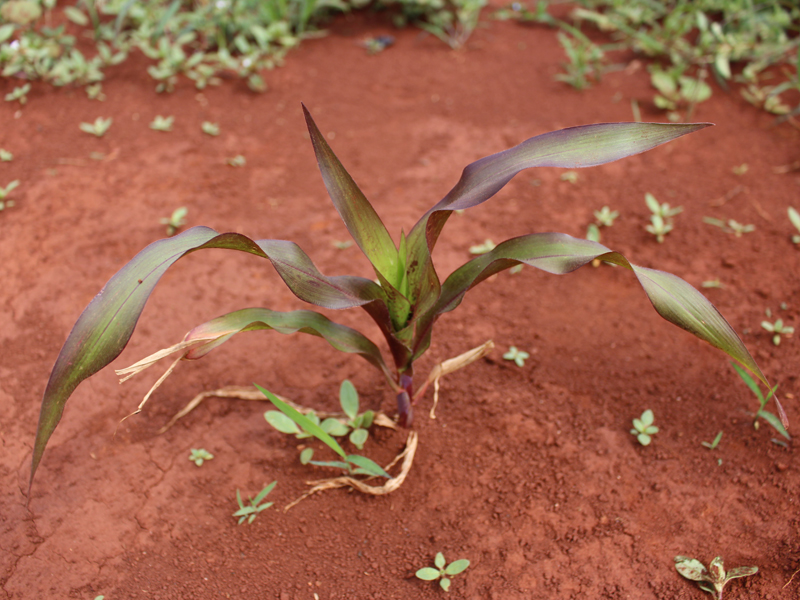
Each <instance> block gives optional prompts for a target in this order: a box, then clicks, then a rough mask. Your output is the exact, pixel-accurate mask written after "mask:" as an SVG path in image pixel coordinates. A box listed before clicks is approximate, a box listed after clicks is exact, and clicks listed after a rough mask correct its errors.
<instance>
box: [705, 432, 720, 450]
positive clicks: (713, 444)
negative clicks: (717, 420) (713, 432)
mask: <svg viewBox="0 0 800 600" xmlns="http://www.w3.org/2000/svg"><path fill="white" fill-rule="evenodd" d="M721 440H722V432H721V431H720V432H719V433H718V434H717V437H715V438H714V441H713V442H710V443H709V442H700V443H701V444H702V445H703V446H705V447H706V448H708V449H709V450H714V449H716V447H717V446H719V443H720V441H721Z"/></svg>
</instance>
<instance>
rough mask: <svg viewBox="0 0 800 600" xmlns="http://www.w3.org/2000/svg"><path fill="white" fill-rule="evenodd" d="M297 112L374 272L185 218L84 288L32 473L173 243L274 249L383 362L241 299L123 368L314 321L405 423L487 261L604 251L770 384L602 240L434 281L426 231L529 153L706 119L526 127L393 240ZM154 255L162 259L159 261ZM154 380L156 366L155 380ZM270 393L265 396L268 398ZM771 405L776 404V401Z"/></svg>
mask: <svg viewBox="0 0 800 600" xmlns="http://www.w3.org/2000/svg"><path fill="white" fill-rule="evenodd" d="M304 114H305V118H306V124H307V126H308V132H309V136H310V138H311V142H312V145H313V147H314V152H315V155H316V159H317V164H318V166H319V169H320V171H321V173H322V176H323V180H324V182H325V184H326V187H327V189H328V193H329V195H330V197H331V200H332V201H333V204H334V206H335V208H336V209H337V211H338V212H339V215H340V216H341V217H342V219H343V221H344V223H345V226H346V227H347V228H348V230H349V232H350V233H351V235H352V237H353V239H354V240H355V242H356V244H357V245H358V247H359V248H360V249H361V250H362V252H364V254H365V255H366V257H367V258H368V260H369V261H370V262H371V264H372V266H373V267H374V275H375V277H376V278H377V279H378V282H379V283H375V281H374V280H372V279H371V278H366V277H356V276H347V275H341V276H337V277H326V276H325V275H323V274H322V273H320V272H319V270H318V269H317V268H316V266H315V265H314V263H313V262H312V260H311V258H310V257H309V256H308V255H307V254H306V253H305V252H303V250H302V249H301V248H300V247H299V246H298V245H297V244H295V243H293V242H291V241H286V240H275V239H265V240H253V239H251V238H249V237H247V236H244V235H242V234H238V233H223V234H220V233H218V232H216V231H214V230H213V229H210V228H207V227H192V228H191V229H189V230H187V231H185V232H183V233H181V234H179V235H177V236H175V237H172V238H165V239H163V240H160V241H157V242H154V243H152V244H150V245H149V246H148V247H147V248H145V249H144V250H142V251H141V252H140V253H139V254H137V255H136V257H134V258H133V259H132V260H131V262H129V263H128V265H127V266H125V267H123V268H122V270H121V271H120V272H118V273H117V275H115V276H114V277H113V278H112V279H111V281H109V282H108V283H107V284H106V286H105V288H104V290H103V293H101V294H99V295H98V296H96V297H95V299H94V300H92V302H91V303H90V305H89V307H87V309H86V310H84V312H83V313H82V314H81V317H80V318H79V320H78V322H77V323H76V325H75V327H74V328H73V330H72V332H71V333H70V336H69V337H68V341H67V342H66V344H65V345H64V347H63V349H62V351H61V353H60V354H59V356H58V358H57V359H56V364H55V366H54V368H53V371H52V374H51V378H50V381H49V383H48V385H47V387H46V389H45V392H44V396H43V398H42V407H41V414H40V420H39V426H38V427H37V434H36V441H35V442H34V451H33V457H32V465H31V479H30V482H32V481H33V477H34V474H35V471H36V469H37V467H38V465H39V464H40V461H41V458H42V456H43V453H44V450H45V448H46V445H47V441H48V440H49V438H50V435H51V434H52V433H53V431H55V428H56V427H57V425H58V422H59V421H60V418H61V416H62V414H63V409H64V406H65V404H66V402H67V400H68V399H69V397H70V396H71V395H72V393H73V391H74V390H75V388H76V387H77V386H78V385H79V384H80V382H81V381H83V380H85V379H86V378H88V377H89V376H91V375H92V374H94V373H96V372H97V371H99V370H100V369H102V368H103V367H105V366H106V365H108V364H109V363H110V362H111V361H112V360H113V359H114V358H116V357H117V356H118V355H119V354H120V353H121V352H122V350H123V348H124V347H125V345H126V344H127V342H128V340H129V339H130V337H131V335H132V333H133V331H134V329H135V326H136V323H137V321H138V319H139V316H140V314H141V312H142V310H143V309H144V306H145V304H146V302H147V299H148V298H149V296H150V294H151V293H152V291H153V289H154V288H155V286H156V284H157V283H158V281H159V280H160V278H161V277H162V275H163V274H164V273H165V272H166V270H167V269H168V268H169V267H170V266H171V265H172V264H174V263H175V261H177V260H178V259H179V258H181V257H182V256H184V255H186V254H189V253H193V252H194V251H195V250H199V249H206V248H224V249H226V250H236V251H240V252H246V253H249V254H253V255H255V256H258V257H260V258H262V259H266V260H268V261H270V263H271V265H272V266H273V267H274V268H275V269H276V270H277V271H278V274H279V275H280V276H281V278H282V279H283V281H284V282H285V283H286V284H287V286H288V287H289V289H290V290H291V291H292V292H293V293H294V294H295V295H296V296H297V297H298V298H300V299H301V300H303V301H305V302H308V303H310V304H314V305H316V306H320V307H323V308H325V309H348V308H355V307H361V308H362V309H363V310H364V311H365V312H366V313H367V315H368V316H369V317H370V318H371V319H372V320H373V321H374V322H375V323H376V325H377V326H378V330H379V331H380V332H381V334H382V336H383V338H384V339H385V341H386V344H387V347H388V349H389V353H390V357H391V359H392V363H389V364H393V368H390V367H389V365H388V364H387V362H386V361H385V360H384V355H383V353H382V352H381V350H380V349H379V347H378V346H377V345H376V344H375V343H374V342H373V341H372V340H370V339H369V338H367V337H366V336H365V335H364V334H362V333H360V332H359V331H357V330H356V329H353V328H351V327H346V326H344V325H342V324H339V323H336V322H334V321H332V320H331V319H329V318H328V317H327V316H325V315H322V314H321V313H319V312H315V311H311V310H294V311H290V312H279V311H273V310H269V309H266V308H248V309H244V310H239V311H235V312H232V313H229V314H226V315H223V316H221V317H218V318H216V319H212V320H211V321H208V322H206V323H203V324H201V325H199V326H198V327H195V328H194V329H193V330H192V331H190V332H189V333H188V334H187V335H186V336H184V338H183V339H182V340H181V341H180V342H179V343H178V344H177V345H175V346H173V347H171V348H168V349H165V350H162V351H159V352H158V353H156V355H154V357H152V358H149V359H144V360H142V361H140V362H139V363H137V364H136V365H134V366H132V367H130V368H129V369H126V370H123V371H124V373H123V374H131V375H132V374H135V373H137V372H139V371H141V370H143V369H144V368H146V367H148V366H150V365H152V364H155V362H157V360H158V359H159V357H164V356H168V355H169V354H171V353H175V352H179V353H180V356H179V358H185V359H188V360H194V359H198V358H201V357H202V356H204V355H205V354H207V353H208V352H210V351H211V350H213V349H214V348H217V347H218V346H220V345H221V344H222V343H224V342H225V341H227V340H228V339H230V338H231V337H232V336H234V335H235V334H237V333H239V332H242V331H255V330H259V329H266V330H273V331H276V332H278V333H281V334H287V335H288V334H292V333H306V334H313V335H315V336H318V337H321V338H322V339H324V340H326V341H327V342H328V343H329V344H330V345H332V346H333V347H334V348H335V349H338V350H341V351H344V352H349V353H354V354H358V355H359V356H361V357H362V358H364V359H365V360H366V361H367V362H369V363H370V364H371V365H372V366H373V367H375V368H377V369H378V370H379V371H380V372H381V373H382V374H383V375H384V376H385V379H386V382H387V384H388V385H389V386H390V387H391V389H392V390H393V391H394V393H395V394H396V398H397V410H398V422H399V424H400V425H401V426H411V424H412V421H413V410H412V406H413V404H414V402H416V401H417V400H419V398H421V397H422V395H423V394H424V393H425V390H426V389H427V387H428V386H427V385H426V384H423V385H422V386H420V388H419V389H418V390H416V393H415V390H414V364H415V362H416V361H417V360H418V359H419V358H420V357H422V356H423V355H424V354H425V352H426V351H427V350H428V349H429V348H430V346H431V340H432V336H433V330H434V326H435V324H436V323H437V322H438V320H439V319H440V317H441V316H442V315H444V314H445V313H447V312H450V311H452V310H454V309H456V308H457V307H458V306H459V304H461V302H462V300H463V298H464V296H465V294H466V293H467V292H468V291H469V290H471V289H472V288H473V287H475V286H476V285H477V284H479V283H481V282H482V281H485V280H486V279H487V278H489V277H491V276H492V275H494V274H495V273H499V272H500V271H503V270H505V269H509V268H511V267H513V266H516V265H519V264H527V265H529V266H532V267H536V268H539V269H541V270H543V271H545V272H548V273H552V274H566V273H570V272H572V271H574V270H576V269H578V268H579V267H581V266H584V265H587V264H590V263H591V262H592V261H593V260H594V259H596V258H599V257H602V260H603V261H605V262H607V263H611V264H615V265H617V266H620V267H622V268H624V269H626V270H630V271H633V273H634V274H635V275H636V277H637V280H638V281H639V283H640V284H641V286H642V288H643V289H644V291H645V293H646V295H647V297H648V299H649V300H650V301H651V303H652V305H653V306H654V308H655V309H656V311H657V312H658V313H659V314H660V315H661V316H662V317H664V318H665V319H666V320H667V321H669V322H671V323H673V324H675V325H679V326H680V327H681V328H682V329H684V330H687V331H689V332H691V333H692V334H694V335H695V336H696V337H698V338H700V339H701V340H704V341H707V342H710V343H711V344H712V345H714V346H715V347H717V348H719V349H721V350H723V351H724V352H725V353H727V354H728V355H729V356H730V357H731V358H733V359H734V360H736V361H738V362H740V363H741V364H742V365H744V366H745V367H746V368H747V369H749V370H751V371H752V372H753V374H754V375H755V376H756V377H757V378H758V380H759V381H761V382H762V383H764V384H765V385H768V381H767V379H766V377H765V375H764V374H763V372H762V371H761V369H760V368H759V367H758V365H757V363H756V362H755V360H754V359H753V357H752V356H751V355H750V353H749V351H748V350H747V348H746V347H745V345H744V343H743V342H742V340H741V339H740V338H739V336H738V335H737V334H736V332H735V331H734V330H733V328H732V327H731V326H730V325H729V324H728V323H727V321H725V320H724V319H723V318H721V317H720V314H719V312H718V311H717V309H716V308H714V306H713V305H712V304H711V303H710V302H709V301H708V300H707V299H706V298H705V297H704V296H703V295H702V294H700V293H699V292H698V291H697V290H696V289H695V288H693V287H692V286H690V285H689V284H688V283H687V282H685V281H684V280H682V279H680V278H679V277H676V276H674V275H670V274H668V273H664V272H663V271H658V270H655V269H650V268H644V267H639V266H637V265H634V264H632V263H630V262H629V261H628V260H627V259H626V258H625V257H624V256H622V255H621V254H619V253H617V252H614V251H612V250H611V249H609V248H607V247H605V246H603V245H602V244H599V243H596V242H592V241H589V240H586V239H581V238H575V237H572V236H569V235H566V234H562V233H535V234H529V235H523V236H520V237H516V238H512V239H509V240H506V241H504V242H503V243H501V244H498V245H497V246H496V247H495V248H494V249H493V250H491V251H489V252H486V253H485V254H481V255H479V256H475V257H473V258H471V260H469V261H467V262H466V264H464V265H463V266H461V267H460V268H458V269H456V270H455V271H454V272H453V273H451V274H450V275H449V276H448V277H447V278H446V279H444V280H442V279H440V277H439V274H438V273H437V271H436V268H435V265H434V261H433V255H432V253H433V252H434V249H435V248H434V247H435V244H436V242H437V240H438V238H439V236H440V234H441V232H442V231H443V229H444V226H445V225H446V222H447V220H448V219H449V218H450V216H451V215H452V213H453V211H455V210H466V209H470V208H473V207H475V206H478V205H480V204H483V203H484V202H486V201H487V200H489V199H490V198H492V197H493V196H494V195H495V194H496V193H497V192H498V191H499V190H500V189H501V188H503V187H504V186H505V185H506V184H507V183H508V182H509V181H511V179H512V178H513V177H514V176H515V175H516V174H518V173H519V172H521V171H522V170H524V169H527V168H530V167H535V166H549V167H560V168H565V169H577V168H582V167H589V166H595V165H599V164H604V163H608V162H612V161H615V160H618V159H620V158H623V157H625V156H631V155H634V154H639V153H642V152H645V151H647V150H650V149H652V148H655V147H657V146H659V145H661V144H664V143H666V142H668V141H670V140H673V139H675V138H677V137H680V136H682V135H685V134H688V133H691V132H694V131H697V130H699V129H702V128H704V127H706V126H707V124H681V125H675V124H663V123H611V124H598V125H587V126H579V127H570V128H568V129H563V130H560V131H555V132H551V133H545V134H542V135H539V136H536V137H534V138H531V139H529V140H527V141H524V142H522V143H521V144H519V145H517V146H515V147H514V148H511V149H509V150H505V151H503V152H499V153H497V154H494V155H491V156H488V157H485V158H483V159H481V160H479V161H477V162H476V163H473V164H472V165H468V166H467V167H466V168H465V169H464V171H463V172H462V175H461V179H460V180H459V181H458V182H457V183H456V185H455V186H454V187H453V188H452V189H451V191H450V192H448V193H447V195H446V196H445V197H444V198H443V199H442V200H441V201H439V202H438V203H437V204H435V205H434V206H432V207H431V208H430V209H429V210H428V211H427V212H426V213H425V214H424V215H423V216H422V217H421V218H420V219H419V220H418V221H417V223H416V225H414V226H413V227H412V229H411V230H410V232H409V233H408V234H407V235H406V234H405V233H402V234H401V235H400V236H399V238H398V239H397V240H395V239H393V238H392V237H391V235H390V234H389V232H388V230H387V229H386V227H385V225H384V224H383V221H382V220H381V219H380V217H379V216H378V214H377V212H376V211H375V209H374V207H373V206H372V205H371V204H370V203H369V201H368V200H367V198H366V197H365V196H364V194H363V193H362V192H361V190H360V189H359V188H358V186H357V185H356V183H355V181H354V180H353V179H352V177H351V176H350V174H349V173H348V172H347V171H346V169H345V168H344V166H343V165H342V163H341V161H339V160H338V158H337V157H336V155H335V154H334V152H333V150H332V148H331V147H330V145H329V144H328V142H327V141H326V139H325V137H324V136H323V135H322V133H321V132H320V130H319V128H318V127H317V125H316V123H315V122H314V120H313V119H312V117H311V115H310V113H309V112H308V110H307V109H305V107H304ZM154 264H156V265H158V267H157V268H155V269H154V268H153V265H154ZM620 312H622V313H624V311H620ZM111 315H113V319H112V318H111ZM176 364H177V363H176ZM163 380H164V378H163V377H162V378H160V379H159V382H158V383H157V385H159V384H160V383H161V382H162V381H163ZM151 392H152V390H151ZM149 395H150V393H148V397H149ZM271 400H272V401H273V403H275V399H272V398H271ZM276 406H277V404H276ZM279 410H282V412H284V414H287V416H290V418H292V420H294V421H295V422H296V423H298V424H299V425H300V427H301V429H304V430H305V431H307V432H310V430H309V429H307V426H308V427H310V428H311V431H313V435H314V436H315V437H317V438H318V439H321V440H323V441H324V442H325V443H326V444H328V445H329V446H330V447H331V448H332V449H333V450H334V451H335V452H337V454H339V456H340V457H342V458H344V459H346V460H345V462H346V463H347V464H348V465H350V466H349V467H348V468H350V469H353V470H355V469H359V468H361V469H363V468H364V467H362V466H361V465H360V464H358V462H356V461H361V458H360V457H356V458H352V457H348V456H347V455H346V454H344V451H342V450H341V448H340V447H339V446H338V443H336V442H335V440H333V438H331V437H330V436H329V435H328V434H327V433H325V432H324V431H323V430H322V429H320V427H319V426H318V425H315V424H313V423H312V422H311V421H310V420H309V419H308V418H307V417H304V416H303V415H301V414H300V413H298V412H297V411H294V413H291V414H289V413H287V410H288V409H286V408H285V407H284V409H281V408H280V407H279ZM779 411H781V412H780V414H781V416H782V417H783V416H785V415H784V413H783V412H782V409H781V408H780V407H779ZM301 421H302V422H301ZM321 436H324V437H321ZM332 444H334V445H332ZM337 448H338V450H337ZM361 462H363V461H361ZM376 466H377V465H376Z"/></svg>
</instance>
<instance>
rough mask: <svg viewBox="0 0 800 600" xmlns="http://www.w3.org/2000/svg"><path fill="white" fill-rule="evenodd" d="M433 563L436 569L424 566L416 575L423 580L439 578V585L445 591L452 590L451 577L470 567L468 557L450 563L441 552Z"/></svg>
mask: <svg viewBox="0 0 800 600" xmlns="http://www.w3.org/2000/svg"><path fill="white" fill-rule="evenodd" d="M433 564H434V565H436V568H435V569H434V568H432V567H422V568H421V569H419V570H418V571H417V572H416V573H415V575H416V577H417V578H418V579H422V580H423V581H437V580H438V581H439V587H441V588H442V589H443V590H444V591H445V592H449V591H450V578H451V577H453V576H454V575H458V574H459V573H463V572H464V571H466V570H467V568H468V567H469V561H468V560H467V559H466V558H462V559H459V560H455V561H453V562H451V563H450V564H449V565H448V564H447V561H445V559H444V554H442V553H441V552H437V553H436V557H435V558H434V559H433Z"/></svg>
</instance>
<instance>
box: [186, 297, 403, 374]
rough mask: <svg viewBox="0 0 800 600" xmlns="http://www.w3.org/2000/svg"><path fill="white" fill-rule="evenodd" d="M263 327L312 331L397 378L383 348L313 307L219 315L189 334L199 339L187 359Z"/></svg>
mask: <svg viewBox="0 0 800 600" xmlns="http://www.w3.org/2000/svg"><path fill="white" fill-rule="evenodd" d="M260 329H272V330H273V331H276V332H278V333H282V334H285V335H289V334H292V333H308V334H311V335H315V336H317V337H321V338H323V339H324V340H325V341H327V342H328V343H329V344H330V345H331V346H333V347H334V348H335V349H336V350H341V351H342V352H348V353H353V354H358V355H359V356H361V357H362V358H364V359H365V360H366V361H367V362H369V363H370V364H372V365H373V366H374V367H376V368H378V369H379V370H380V371H381V372H382V373H383V374H384V375H385V376H386V378H387V379H388V380H389V381H392V380H393V376H392V373H391V371H389V369H388V368H387V367H386V364H385V363H384V361H383V357H382V356H381V352H380V350H379V349H378V347H377V346H376V345H375V344H373V343H372V342H371V341H370V340H369V339H368V338H367V337H365V336H364V335H362V334H361V333H359V332H358V331H356V330H355V329H351V328H350V327H346V326H344V325H340V324H338V323H334V322H333V321H331V320H330V319H328V318H327V317H325V316H323V315H321V314H319V313H317V312H314V311H311V310H295V311H291V312H277V311H274V310H268V309H266V308H245V309H243V310H237V311H235V312H232V313H228V314H226V315H223V316H221V317H217V318H216V319H212V320H211V321H208V322H206V323H203V324H202V325H198V326H197V327H195V328H194V329H192V330H191V331H190V332H189V333H187V334H186V336H185V337H184V338H183V339H184V342H192V341H194V340H197V343H198V345H196V346H194V347H192V348H191V349H190V350H189V351H188V352H187V353H186V355H185V357H184V358H186V359H187V360H197V359H199V358H202V357H203V356H205V355H206V354H208V353H209V352H211V350H213V349H214V348H216V347H217V346H220V345H222V344H224V343H225V342H227V341H228V340H229V339H230V338H231V337H233V336H234V335H236V334H237V333H243V332H245V331H257V330H260Z"/></svg>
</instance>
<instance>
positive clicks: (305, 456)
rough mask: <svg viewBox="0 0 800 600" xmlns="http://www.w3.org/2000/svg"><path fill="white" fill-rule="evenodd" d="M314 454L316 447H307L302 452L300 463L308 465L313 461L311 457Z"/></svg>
mask: <svg viewBox="0 0 800 600" xmlns="http://www.w3.org/2000/svg"><path fill="white" fill-rule="evenodd" d="M312 456H314V449H313V448H305V449H304V450H303V451H302V452H301V453H300V464H302V465H307V464H308V463H309V462H310V461H311V457H312Z"/></svg>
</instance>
